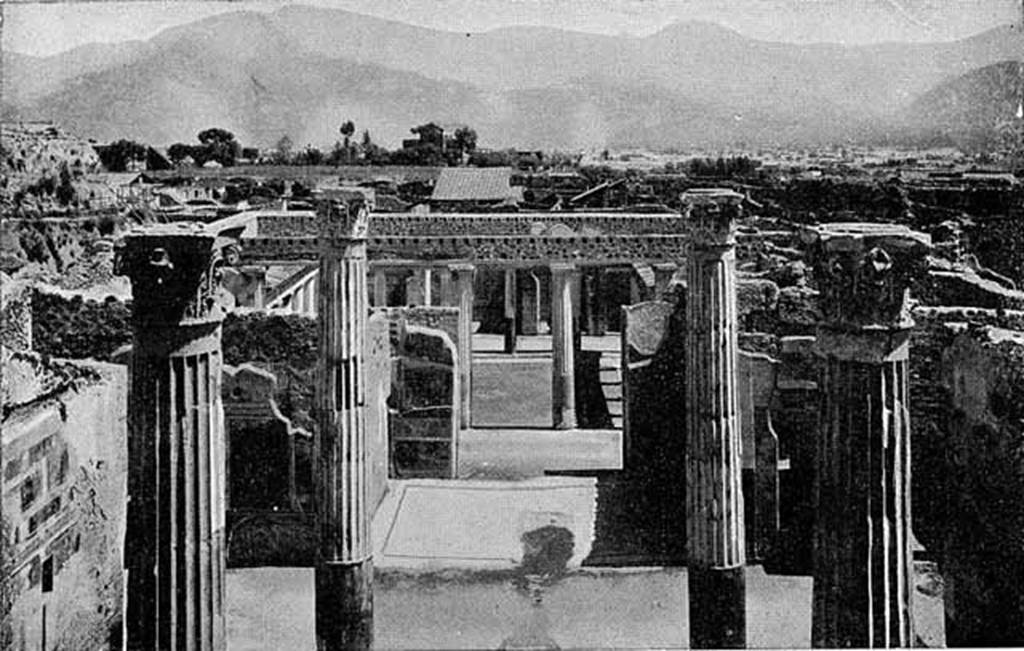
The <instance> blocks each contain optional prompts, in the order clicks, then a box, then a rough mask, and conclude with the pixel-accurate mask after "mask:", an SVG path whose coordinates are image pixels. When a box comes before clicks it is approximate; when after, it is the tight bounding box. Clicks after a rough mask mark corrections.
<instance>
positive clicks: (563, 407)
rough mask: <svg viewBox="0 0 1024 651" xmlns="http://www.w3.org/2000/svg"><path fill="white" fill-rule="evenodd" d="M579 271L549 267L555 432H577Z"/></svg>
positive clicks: (572, 267)
mask: <svg viewBox="0 0 1024 651" xmlns="http://www.w3.org/2000/svg"><path fill="white" fill-rule="evenodd" d="M579 275H580V272H579V269H577V268H576V266H575V265H573V264H565V263H554V264H552V265H551V353H552V354H551V373H552V385H551V398H552V400H551V403H552V405H551V407H552V414H553V417H554V427H555V428H556V429H575V428H576V328H577V323H576V310H575V305H574V303H575V302H576V300H575V295H576V285H578V284H579Z"/></svg>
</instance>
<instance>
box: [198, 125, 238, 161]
mask: <svg viewBox="0 0 1024 651" xmlns="http://www.w3.org/2000/svg"><path fill="white" fill-rule="evenodd" d="M197 137H198V139H199V142H200V144H201V145H202V146H203V148H204V149H205V150H206V155H205V156H204V158H205V159H206V160H215V161H217V162H218V163H220V164H221V165H223V166H225V167H230V166H232V165H234V164H235V158H237V157H238V152H239V150H240V149H241V147H240V146H239V144H238V141H237V140H235V134H233V133H231V132H230V131H228V130H226V129H221V128H219V127H214V128H211V129H205V130H203V131H200V132H199V135H198V136H197ZM197 162H198V161H197Z"/></svg>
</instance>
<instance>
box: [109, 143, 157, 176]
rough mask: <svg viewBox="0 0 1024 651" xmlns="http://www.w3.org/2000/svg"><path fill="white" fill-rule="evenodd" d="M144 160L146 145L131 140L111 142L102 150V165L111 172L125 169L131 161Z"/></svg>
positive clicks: (129, 165)
mask: <svg viewBox="0 0 1024 651" xmlns="http://www.w3.org/2000/svg"><path fill="white" fill-rule="evenodd" d="M145 160H146V146H145V145H142V144H140V143H137V142H135V141H133V140H124V139H122V140H118V141H116V142H112V143H111V144H110V145H109V146H108V147H106V148H105V150H104V151H103V165H104V166H106V168H107V169H108V170H109V171H111V172H124V171H127V170H128V169H129V168H130V167H131V164H132V163H134V162H137V161H142V162H145Z"/></svg>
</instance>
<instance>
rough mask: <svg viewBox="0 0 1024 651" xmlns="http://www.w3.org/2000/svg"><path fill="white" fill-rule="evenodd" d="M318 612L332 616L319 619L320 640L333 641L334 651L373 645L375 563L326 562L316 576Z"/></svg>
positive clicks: (318, 634) (367, 647)
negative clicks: (335, 650) (321, 611)
mask: <svg viewBox="0 0 1024 651" xmlns="http://www.w3.org/2000/svg"><path fill="white" fill-rule="evenodd" d="M316 593H317V595H318V599H317V610H318V611H320V610H321V609H322V610H323V611H325V612H326V613H330V616H329V617H326V616H325V617H322V618H320V619H319V620H318V622H317V625H318V629H317V637H318V638H321V637H322V638H323V639H329V640H332V641H333V643H332V645H331V646H326V645H325V646H323V647H321V648H333V649H369V648H371V647H372V646H373V561H371V560H369V559H367V560H365V561H363V562H360V563H351V564H349V563H324V564H323V565H322V566H321V567H320V568H319V569H318V571H317V573H316Z"/></svg>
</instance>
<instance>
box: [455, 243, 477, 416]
mask: <svg viewBox="0 0 1024 651" xmlns="http://www.w3.org/2000/svg"><path fill="white" fill-rule="evenodd" d="M474 270H475V267H474V266H473V265H472V264H468V263H459V264H453V265H451V271H452V274H453V275H454V276H455V292H456V293H457V294H458V298H459V303H458V304H459V373H460V377H459V393H460V396H459V424H460V427H461V429H469V428H470V427H472V426H473V425H472V412H471V409H470V405H471V402H472V398H473V272H474Z"/></svg>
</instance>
